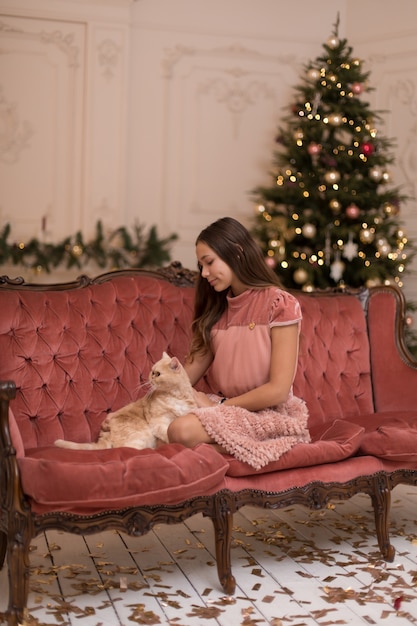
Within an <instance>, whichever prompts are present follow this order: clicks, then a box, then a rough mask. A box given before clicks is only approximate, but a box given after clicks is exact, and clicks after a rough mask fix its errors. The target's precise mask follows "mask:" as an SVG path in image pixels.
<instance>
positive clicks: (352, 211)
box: [346, 202, 360, 220]
mask: <svg viewBox="0 0 417 626" xmlns="http://www.w3.org/2000/svg"><path fill="white" fill-rule="evenodd" d="M359 214H360V208H359V207H358V206H357V205H356V204H355V203H354V202H352V204H349V206H348V207H346V215H347V216H348V217H349V218H350V219H351V220H356V219H357V218H358V217H359Z"/></svg>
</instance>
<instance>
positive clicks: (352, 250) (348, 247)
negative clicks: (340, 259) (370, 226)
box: [343, 233, 358, 261]
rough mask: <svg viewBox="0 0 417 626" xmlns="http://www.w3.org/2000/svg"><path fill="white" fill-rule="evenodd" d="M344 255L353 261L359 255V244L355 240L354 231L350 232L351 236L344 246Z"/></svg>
mask: <svg viewBox="0 0 417 626" xmlns="http://www.w3.org/2000/svg"><path fill="white" fill-rule="evenodd" d="M343 256H344V257H345V259H347V260H348V261H353V259H356V257H357V256H358V244H357V243H354V242H353V235H352V233H349V238H348V240H347V242H346V243H345V244H344V246H343Z"/></svg>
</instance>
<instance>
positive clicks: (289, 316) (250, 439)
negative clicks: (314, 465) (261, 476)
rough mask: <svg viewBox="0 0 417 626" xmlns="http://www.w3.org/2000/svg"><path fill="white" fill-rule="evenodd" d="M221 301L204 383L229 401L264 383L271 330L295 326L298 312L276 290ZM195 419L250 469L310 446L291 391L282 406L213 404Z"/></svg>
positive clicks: (300, 405)
mask: <svg viewBox="0 0 417 626" xmlns="http://www.w3.org/2000/svg"><path fill="white" fill-rule="evenodd" d="M227 301H228V308H227V310H226V311H225V313H224V314H223V316H222V317H221V319H220V320H219V322H218V323H217V324H216V325H215V326H214V327H213V330H212V336H211V339H212V348H213V353H214V355H215V356H214V360H213V363H212V365H211V367H210V370H209V372H208V381H209V383H210V387H211V389H213V390H214V391H215V392H216V393H217V394H218V396H219V397H221V396H224V397H226V398H229V397H234V396H238V395H240V394H243V393H245V392H247V391H250V390H251V389H253V388H255V387H259V386H260V385H262V384H264V383H266V382H268V380H269V369H270V362H271V328H273V327H274V326H285V325H288V324H298V325H300V322H301V308H300V305H299V303H298V300H297V299H296V298H295V297H294V296H293V295H292V294H290V293H288V292H286V291H283V290H282V289H279V288H278V287H269V288H266V289H249V290H247V291H245V292H243V293H242V294H241V295H239V296H236V297H231V296H228V297H227ZM283 367H285V363H284V364H283ZM195 413H196V415H197V416H198V418H199V419H200V421H201V423H202V424H203V426H204V428H205V430H206V431H207V432H208V434H209V435H210V436H211V437H212V438H213V439H214V440H215V441H216V442H217V443H218V444H220V445H221V446H223V447H224V448H225V449H226V450H227V451H228V452H229V453H230V454H233V455H234V456H235V457H236V458H238V459H239V460H241V461H244V462H246V463H249V464H250V465H252V467H254V468H255V469H260V468H261V467H263V466H264V465H266V464H267V463H269V462H270V461H275V460H277V459H278V458H279V457H280V456H281V455H282V454H284V453H285V452H287V451H288V450H290V449H291V448H292V447H293V446H294V445H295V444H297V443H302V442H303V443H305V442H308V441H309V440H310V436H309V432H308V430H307V420H308V411H307V407H306V405H305V403H304V402H303V401H302V400H300V399H299V398H297V397H295V396H294V395H293V393H292V390H291V392H290V394H289V397H288V399H287V401H286V402H285V403H283V404H281V405H279V406H276V407H271V408H269V409H264V410H262V411H256V412H254V411H247V410H246V409H242V408H241V407H235V406H225V405H224V404H218V405H216V406H214V407H204V408H200V409H196V410H195Z"/></svg>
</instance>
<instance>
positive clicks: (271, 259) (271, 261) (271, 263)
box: [265, 256, 277, 269]
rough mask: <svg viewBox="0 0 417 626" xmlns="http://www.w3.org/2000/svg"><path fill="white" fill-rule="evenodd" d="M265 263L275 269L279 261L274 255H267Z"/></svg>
mask: <svg viewBox="0 0 417 626" xmlns="http://www.w3.org/2000/svg"><path fill="white" fill-rule="evenodd" d="M265 263H266V264H267V265H268V266H269V267H271V268H272V269H274V268H275V267H276V266H277V262H276V261H275V259H274V257H273V256H267V257H266V258H265Z"/></svg>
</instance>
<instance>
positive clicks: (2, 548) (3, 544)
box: [0, 531, 7, 569]
mask: <svg viewBox="0 0 417 626" xmlns="http://www.w3.org/2000/svg"><path fill="white" fill-rule="evenodd" d="M6 553H7V535H6V533H3V532H1V531H0V569H3V566H4V563H5V561H6Z"/></svg>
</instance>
